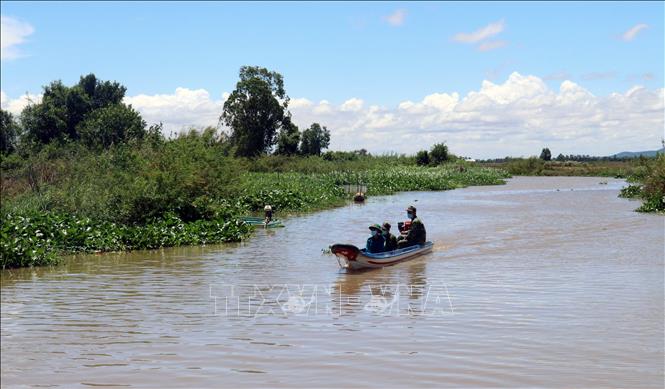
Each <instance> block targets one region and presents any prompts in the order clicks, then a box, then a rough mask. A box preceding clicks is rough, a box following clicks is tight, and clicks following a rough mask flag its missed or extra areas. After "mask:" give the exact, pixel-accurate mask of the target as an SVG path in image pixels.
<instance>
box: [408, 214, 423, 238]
mask: <svg viewBox="0 0 665 389" xmlns="http://www.w3.org/2000/svg"><path fill="white" fill-rule="evenodd" d="M406 241H407V242H409V244H423V243H425V242H426V241H427V231H425V225H424V224H423V222H422V221H421V220H420V218H418V217H416V218H415V219H413V220H411V228H410V229H409V232H408V234H407V235H406Z"/></svg>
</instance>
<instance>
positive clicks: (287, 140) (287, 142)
mask: <svg viewBox="0 0 665 389" xmlns="http://www.w3.org/2000/svg"><path fill="white" fill-rule="evenodd" d="M299 143H300V130H299V129H298V126H296V125H295V124H293V122H291V120H288V121H285V123H284V125H283V126H282V129H281V130H280V131H279V135H278V136H277V150H275V154H279V155H295V154H298V144H299Z"/></svg>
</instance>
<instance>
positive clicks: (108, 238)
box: [0, 136, 508, 268]
mask: <svg viewBox="0 0 665 389" xmlns="http://www.w3.org/2000/svg"><path fill="white" fill-rule="evenodd" d="M506 177H508V174H507V173H505V172H504V171H501V170H496V169H490V168H483V167H478V166H469V165H468V164H463V163H457V162H450V163H447V164H443V165H441V166H437V167H420V166H416V165H415V164H411V160H409V159H407V158H404V157H400V156H384V157H371V156H366V157H356V158H354V159H348V158H347V159H345V160H341V161H340V160H326V159H325V158H322V157H307V158H304V157H291V158H281V157H264V158H259V159H256V160H253V161H249V160H242V159H236V158H232V157H228V156H225V155H224V153H221V152H220V150H219V149H218V148H217V147H216V146H215V145H214V144H206V143H205V142H201V139H200V137H196V136H190V137H188V138H182V139H176V140H174V141H170V142H168V143H166V144H162V145H157V146H155V145H143V146H141V147H132V148H128V147H120V148H115V149H111V150H108V151H105V152H102V153H91V152H89V151H87V150H86V149H83V148H78V147H75V146H68V147H64V148H57V149H55V148H54V149H52V150H48V149H46V150H45V151H42V152H41V153H39V154H38V155H36V156H32V157H30V158H26V159H23V160H21V159H18V158H14V159H13V160H11V159H10V160H7V159H5V160H3V179H2V188H3V194H5V193H6V194H7V198H6V199H3V200H4V201H3V204H2V217H3V223H2V229H1V231H0V232H1V236H0V246H1V253H2V268H10V267H21V266H39V265H50V264H54V263H57V262H58V258H59V256H60V255H62V254H70V253H77V252H105V251H125V250H134V249H147V248H158V247H170V246H182V245H198V244H212V243H220V242H231V241H240V240H242V239H245V238H246V237H247V236H249V234H250V232H251V227H250V226H248V225H246V224H245V223H244V222H242V220H241V219H240V217H241V216H242V215H245V214H248V213H252V212H257V211H259V210H261V209H262V208H263V206H264V205H265V204H271V205H272V207H273V209H275V210H276V212H277V216H279V215H285V214H288V213H294V212H309V211H316V210H322V209H327V208H332V207H336V206H339V205H342V204H344V203H345V202H346V201H348V200H349V199H350V196H351V194H350V193H347V192H346V191H345V190H344V185H356V184H361V185H364V186H366V188H367V195H369V196H373V195H386V194H392V193H396V192H401V191H414V190H448V189H456V188H461V187H466V186H470V185H494V184H501V183H503V182H504V181H503V179H504V178H506Z"/></svg>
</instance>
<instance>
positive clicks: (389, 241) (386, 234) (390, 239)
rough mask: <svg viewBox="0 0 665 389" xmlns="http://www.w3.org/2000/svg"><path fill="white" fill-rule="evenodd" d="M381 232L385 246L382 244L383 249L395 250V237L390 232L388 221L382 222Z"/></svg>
mask: <svg viewBox="0 0 665 389" xmlns="http://www.w3.org/2000/svg"><path fill="white" fill-rule="evenodd" d="M381 232H382V233H383V238H384V239H385V240H386V244H385V246H383V250H384V251H393V250H397V237H395V235H393V234H391V233H390V223H388V222H385V223H383V228H382V229H381Z"/></svg>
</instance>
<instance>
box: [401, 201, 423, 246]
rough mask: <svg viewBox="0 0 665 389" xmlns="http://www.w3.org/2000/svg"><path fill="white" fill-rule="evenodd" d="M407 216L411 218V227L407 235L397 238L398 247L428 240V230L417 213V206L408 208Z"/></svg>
mask: <svg viewBox="0 0 665 389" xmlns="http://www.w3.org/2000/svg"><path fill="white" fill-rule="evenodd" d="M406 216H407V217H408V218H409V219H411V227H410V228H409V231H408V232H407V234H406V235H401V236H400V237H399V238H398V239H397V248H400V249H401V248H405V247H409V246H415V245H417V244H423V243H425V242H426V241H427V232H426V231H425V225H424V224H423V222H422V221H421V220H420V218H419V217H418V216H417V215H416V207H414V206H413V205H411V206H409V208H407V209H406Z"/></svg>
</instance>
